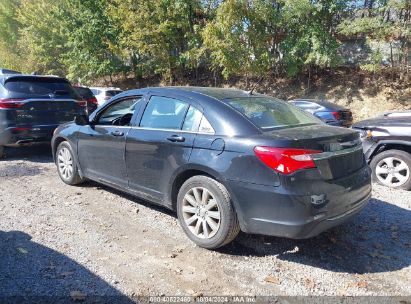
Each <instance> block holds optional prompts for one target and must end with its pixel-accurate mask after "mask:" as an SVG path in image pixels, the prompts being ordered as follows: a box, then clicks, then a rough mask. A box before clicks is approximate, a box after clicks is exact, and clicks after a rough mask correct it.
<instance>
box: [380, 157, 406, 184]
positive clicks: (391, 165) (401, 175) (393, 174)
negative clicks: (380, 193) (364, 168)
mask: <svg viewBox="0 0 411 304" xmlns="http://www.w3.org/2000/svg"><path fill="white" fill-rule="evenodd" d="M375 175H376V176H377V178H378V180H379V181H380V182H381V183H382V184H384V185H386V186H388V187H400V186H402V185H404V184H405V183H406V182H407V181H408V179H409V177H410V168H409V167H408V165H407V163H406V162H405V161H403V160H402V159H399V158H397V157H386V158H384V159H382V160H380V161H379V162H378V163H377V166H376V168H375Z"/></svg>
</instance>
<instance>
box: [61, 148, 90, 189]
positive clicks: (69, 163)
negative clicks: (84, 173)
mask: <svg viewBox="0 0 411 304" xmlns="http://www.w3.org/2000/svg"><path fill="white" fill-rule="evenodd" d="M56 165H57V171H58V173H59V176H60V178H61V180H62V181H63V182H65V183H66V184H67V185H72V186H73V185H78V184H80V183H82V182H84V179H83V178H82V177H81V176H80V172H79V169H78V167H77V163H76V161H75V159H74V153H73V150H72V149H71V146H70V144H69V143H68V142H67V141H63V142H62V143H60V144H59V145H58V147H57V151H56Z"/></svg>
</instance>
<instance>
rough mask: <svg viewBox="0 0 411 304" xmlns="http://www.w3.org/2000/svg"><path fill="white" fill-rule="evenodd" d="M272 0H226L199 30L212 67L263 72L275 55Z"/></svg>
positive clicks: (242, 72) (232, 72) (275, 18)
mask: <svg viewBox="0 0 411 304" xmlns="http://www.w3.org/2000/svg"><path fill="white" fill-rule="evenodd" d="M272 2H273V1H265V0H258V1H247V0H227V1H225V2H223V3H222V4H221V5H220V6H219V7H218V9H217V13H216V16H215V19H214V20H212V21H211V22H209V23H208V24H207V26H206V28H205V30H204V32H203V39H204V45H205V48H206V50H207V51H208V52H209V53H210V55H211V58H212V65H213V68H214V69H222V73H223V75H224V76H225V77H228V76H230V75H248V76H255V75H263V74H266V73H268V72H269V71H270V70H271V68H272V65H273V63H274V62H275V60H276V59H277V58H278V53H276V48H275V45H274V44H275V42H276V41H275V37H276V34H278V33H279V29H278V27H277V26H276V23H277V22H278V20H279V15H278V12H277V11H276V9H275V5H274V6H273V4H272Z"/></svg>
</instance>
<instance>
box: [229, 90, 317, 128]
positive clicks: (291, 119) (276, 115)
mask: <svg viewBox="0 0 411 304" xmlns="http://www.w3.org/2000/svg"><path fill="white" fill-rule="evenodd" d="M225 101H226V102H227V103H228V104H229V105H230V106H232V107H233V108H235V109H236V110H237V111H239V112H241V113H242V114H243V115H245V116H246V117H248V118H249V119H250V120H251V121H252V122H253V123H254V124H255V125H256V126H258V127H260V128H261V129H273V128H281V127H294V126H301V125H312V124H321V121H320V120H318V119H317V118H315V117H314V116H312V115H311V114H309V113H305V112H303V111H302V110H300V109H298V108H297V107H296V106H293V105H291V104H289V103H287V102H285V101H282V100H279V99H275V98H270V97H246V98H244V97H242V98H232V99H226V100H225Z"/></svg>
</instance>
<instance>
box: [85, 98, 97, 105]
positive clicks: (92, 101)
mask: <svg viewBox="0 0 411 304" xmlns="http://www.w3.org/2000/svg"><path fill="white" fill-rule="evenodd" d="M86 100H87V102H91V103H94V104H98V101H97V98H96V97H90V98H87V99H86Z"/></svg>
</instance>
